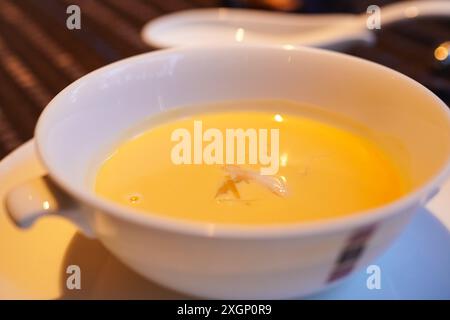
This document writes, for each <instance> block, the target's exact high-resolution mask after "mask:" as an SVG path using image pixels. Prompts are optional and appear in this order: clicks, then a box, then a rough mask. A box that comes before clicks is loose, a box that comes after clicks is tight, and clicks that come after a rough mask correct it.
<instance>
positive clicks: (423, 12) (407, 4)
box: [364, 0, 450, 25]
mask: <svg viewBox="0 0 450 320" xmlns="http://www.w3.org/2000/svg"><path fill="white" fill-rule="evenodd" d="M438 16H440V17H450V1H449V0H436V1H435V0H428V1H425V0H417V1H402V2H398V3H394V4H390V5H386V6H383V7H382V8H381V23H382V24H383V25H386V24H390V23H395V22H398V21H402V20H407V19H411V18H421V17H438ZM366 18H367V14H364V19H366Z"/></svg>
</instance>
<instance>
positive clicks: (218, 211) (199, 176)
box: [94, 100, 409, 224]
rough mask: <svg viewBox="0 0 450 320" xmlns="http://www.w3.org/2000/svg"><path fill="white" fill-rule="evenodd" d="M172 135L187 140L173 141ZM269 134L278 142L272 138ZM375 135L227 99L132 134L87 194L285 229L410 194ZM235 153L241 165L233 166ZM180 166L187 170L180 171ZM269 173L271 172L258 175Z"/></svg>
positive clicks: (312, 113) (278, 104)
mask: <svg viewBox="0 0 450 320" xmlns="http://www.w3.org/2000/svg"><path fill="white" fill-rule="evenodd" d="M186 110H188V111H186ZM199 123H201V130H199V126H198V124H199ZM238 128H240V129H243V130H244V133H246V134H248V135H244V140H242V141H245V144H242V143H241V144H239V143H240V142H239V141H238V140H237V139H238V138H237V136H235V139H234V145H232V142H233V141H232V140H233V139H231V138H230V139H227V138H228V135H227V130H230V129H238ZM179 129H182V131H181V133H184V134H187V133H189V134H190V137H187V136H185V137H184V138H185V139H182V137H181V136H182V135H180V134H175V133H174V132H178V133H180V130H179ZM209 129H214V130H213V131H211V130H209ZM248 129H251V130H250V131H247V130H248ZM177 130H178V131H177ZM252 130H253V131H252ZM264 130H266V131H264ZM275 131H277V132H278V140H277V139H276V135H271V133H273V132H275ZM207 132H209V133H207ZM261 132H266V133H267V135H266V139H263V138H264V135H261ZM251 133H254V134H253V135H252V134H251ZM372 136H373V135H372V132H371V131H370V130H369V129H368V128H365V127H364V126H362V125H361V124H358V123H354V122H353V121H351V120H349V119H345V118H343V117H341V116H338V115H335V114H331V113H329V112H327V111H324V110H323V109H319V108H315V107H310V106H305V105H301V104H297V103H294V102H288V101H278V100H274V101H270V100H265V101H230V102H222V103H218V104H214V105H208V106H195V107H189V109H185V108H183V110H181V109H179V110H172V111H167V112H164V113H162V114H161V115H158V116H157V117H154V118H151V119H149V120H148V121H146V122H145V123H143V124H141V125H139V126H136V127H135V128H133V129H132V130H130V132H129V133H127V135H126V137H125V139H123V140H122V141H121V143H119V144H117V145H116V146H115V148H114V150H113V151H112V152H111V153H110V154H109V156H108V157H107V158H106V160H104V161H103V162H102V163H101V165H100V166H99V168H98V170H97V171H96V178H95V184H94V188H95V192H96V193H97V194H99V195H100V196H103V197H104V198H107V199H110V200H112V201H115V202H117V203H119V204H122V205H125V206H131V207H133V208H136V209H138V210H140V211H141V212H142V214H148V213H151V214H157V215H164V216H168V217H172V218H180V219H186V220H195V221H202V222H212V223H229V224H283V223H295V222H309V221H317V220H322V219H330V218H336V217H340V216H345V215H350V214H354V213H356V212H358V211H361V210H365V209H369V208H373V207H376V206H380V205H383V204H385V203H387V202H389V201H392V200H394V199H396V198H398V197H400V196H402V195H403V194H404V193H405V192H407V191H408V188H409V186H408V182H407V179H406V177H405V175H404V174H402V173H401V172H400V170H399V169H398V167H399V165H398V164H397V163H396V162H395V161H394V159H393V158H392V157H391V156H390V155H389V154H388V153H387V152H386V151H384V150H383V148H382V147H381V146H380V145H379V144H377V142H376V140H374V139H372V138H371V137H372ZM188 138H189V139H188ZM242 141H241V142H242ZM252 143H254V144H253V147H255V146H256V149H255V148H253V149H252V147H251V145H252ZM230 145H231V146H230ZM181 147H184V149H183V148H181ZM275 147H276V148H275ZM227 148H228V149H227ZM239 148H240V149H239ZM230 150H233V152H234V158H233V157H232V155H229V154H228V151H230ZM255 150H257V151H256V153H254V152H255ZM263 151H264V152H263ZM239 152H242V153H241V156H242V155H244V156H245V159H244V160H245V161H244V162H243V161H242V158H241V159H240V160H241V161H240V162H239V161H238V160H236V159H237V155H238V154H239ZM252 152H253V153H252ZM260 152H263V156H264V155H265V157H262V156H261V154H260ZM174 155H175V158H174ZM202 156H203V157H202ZM207 156H209V158H207ZM227 156H229V157H228V159H227ZM196 157H197V158H196ZM174 159H175V160H174ZM183 159H184V160H185V162H188V160H190V161H191V163H190V164H189V163H180V161H182V160H183ZM208 159H209V160H208ZM250 159H253V160H252V161H253V162H252V161H250ZM255 159H256V160H255ZM263 159H265V162H264V163H263V161H262V160H263ZM268 159H271V164H268ZM228 160H229V161H228ZM255 161H256V163H255ZM211 162H212V163H211ZM277 163H278V164H277ZM269 167H271V168H272V170H271V171H272V172H270V174H267V172H266V173H263V172H262V170H261V168H266V169H267V168H269Z"/></svg>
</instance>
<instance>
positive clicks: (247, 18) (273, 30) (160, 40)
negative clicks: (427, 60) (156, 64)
mask: <svg viewBox="0 0 450 320" xmlns="http://www.w3.org/2000/svg"><path fill="white" fill-rule="evenodd" d="M425 16H449V17H450V0H445V1H434V0H428V1H427V0H422V1H405V2H399V3H395V4H391V5H387V6H384V7H382V9H381V28H383V26H385V25H387V24H390V23H393V22H397V21H400V20H404V19H410V18H415V17H425ZM368 17H369V14H361V15H354V14H314V15H305V14H295V15H294V14H287V13H279V12H278V13H277V12H268V11H260V10H248V9H227V8H214V9H194V10H187V11H180V12H176V13H173V14H169V15H165V16H162V17H159V18H157V19H155V20H152V21H150V22H149V23H147V24H146V25H145V26H144V28H143V30H142V38H143V40H144V41H145V42H146V43H147V44H149V45H151V46H152V47H157V48H167V47H174V46H187V45H205V44H208V45H211V44H231V43H235V44H236V43H242V44H274V45H286V46H296V45H307V46H314V47H322V48H330V49H335V50H339V49H341V48H345V46H346V45H348V44H349V43H352V42H354V41H364V42H371V41H373V39H374V36H373V33H372V32H371V30H369V29H368V28H367V19H368Z"/></svg>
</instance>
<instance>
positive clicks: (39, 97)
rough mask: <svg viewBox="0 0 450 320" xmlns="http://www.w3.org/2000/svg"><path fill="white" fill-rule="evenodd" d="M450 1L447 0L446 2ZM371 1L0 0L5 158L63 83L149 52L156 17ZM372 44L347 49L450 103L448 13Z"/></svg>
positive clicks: (343, 8) (358, 5)
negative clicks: (71, 24) (70, 23)
mask: <svg viewBox="0 0 450 320" xmlns="http://www.w3.org/2000/svg"><path fill="white" fill-rule="evenodd" d="M449 1H450V0H449ZM392 2H394V1H389V0H380V1H375V0H371V1H366V0H333V1H331V0H224V1H214V0H0V159H1V158H3V157H4V156H5V155H6V154H7V153H8V152H10V151H11V150H12V149H14V148H15V147H17V146H18V145H19V144H21V143H22V142H24V141H26V140H28V139H30V138H31V137H32V136H33V130H34V126H35V122H36V120H37V117H38V116H39V114H40V112H41V111H42V109H43V108H44V107H45V105H46V104H47V103H48V102H49V101H50V99H51V98H53V96H54V95H55V94H57V93H58V92H59V91H60V90H61V89H63V88H64V87H65V86H67V85H68V84H70V83H71V82H73V81H74V80H76V79H77V78H79V77H81V76H82V75H84V74H86V73H87V72H89V71H92V70H94V69H96V68H99V67H101V66H103V65H105V64H108V63H110V62H113V61H116V60H119V59H122V58H125V57H128V56H131V55H134V54H137V53H142V52H146V51H149V50H151V49H152V48H149V47H148V46H147V45H146V44H144V43H143V42H142V41H141V39H140V35H139V33H140V29H141V27H142V26H143V25H144V24H145V23H146V22H147V21H148V20H150V19H153V18H155V17H157V16H159V15H162V14H166V13H170V12H174V11H178V10H183V9H190V8H199V7H213V6H232V7H252V8H259V9H264V10H279V11H286V12H292V14H295V13H296V12H303V13H311V14H313V13H333V12H340V13H364V12H365V11H366V9H367V7H368V6H369V5H372V4H376V5H379V6H382V5H385V4H388V3H392ZM71 4H76V5H78V6H80V8H81V13H82V15H81V21H82V28H81V30H68V29H67V28H66V19H67V17H68V15H67V13H66V8H67V7H68V6H69V5H71ZM376 36H377V42H376V44H375V45H373V46H364V45H355V46H353V47H351V48H350V49H348V50H347V51H346V52H347V53H349V54H352V55H355V56H359V57H363V58H365V59H369V60H372V61H375V62H378V63H381V64H384V65H386V66H388V67H391V68H393V69H396V70H398V71H400V72H402V73H404V74H406V75H408V76H410V77H412V78H414V79H416V80H418V81H419V82H421V83H422V84H423V85H425V86H426V87H428V88H429V89H431V90H432V91H434V92H435V93H436V94H437V95H439V96H440V97H441V99H443V100H444V101H445V102H446V103H447V104H450V70H449V63H448V61H449V59H446V60H445V61H438V59H436V58H435V56H434V51H435V49H436V48H437V47H438V46H439V45H440V44H442V43H444V42H446V41H450V18H427V19H411V20H409V21H405V22H402V23H397V24H394V25H390V26H386V27H382V29H381V30H379V31H377V32H376Z"/></svg>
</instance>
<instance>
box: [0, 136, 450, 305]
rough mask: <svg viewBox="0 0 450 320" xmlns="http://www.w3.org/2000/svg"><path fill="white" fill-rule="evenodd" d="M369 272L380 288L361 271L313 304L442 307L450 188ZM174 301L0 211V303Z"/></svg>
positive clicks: (30, 147) (86, 247)
mask: <svg viewBox="0 0 450 320" xmlns="http://www.w3.org/2000/svg"><path fill="white" fill-rule="evenodd" d="M34 152H35V150H34V143H33V141H29V142H27V143H25V144H24V145H23V146H21V147H20V148H18V149H17V150H16V151H14V152H12V153H11V154H10V155H9V156H7V157H6V158H4V159H3V160H2V161H1V162H0V198H3V197H4V194H5V192H7V191H8V190H9V189H10V188H11V187H13V186H14V185H17V184H20V183H21V182H23V181H25V180H27V179H29V178H32V177H35V176H38V175H40V174H42V173H43V172H44V169H43V168H42V167H41V165H40V164H39V163H38V162H37V161H36V160H35V158H34V157H33V154H34ZM373 264H375V265H377V266H379V267H380V270H381V288H380V289H373V290H370V289H368V288H367V285H366V282H367V278H368V277H369V275H368V274H367V273H366V270H365V268H363V269H362V270H360V271H359V272H357V273H356V274H355V275H353V276H351V277H350V278H349V279H347V280H345V281H344V282H343V283H342V284H340V285H339V286H337V287H335V288H334V289H332V290H329V291H327V292H324V293H321V294H319V295H316V296H313V297H310V298H313V299H450V277H449V276H448V270H450V181H448V182H447V183H446V185H445V186H444V187H443V188H442V190H441V192H440V193H439V194H438V195H437V196H436V197H435V198H434V199H433V200H432V201H431V202H430V203H429V204H428V206H427V208H423V209H421V210H420V212H418V213H417V214H416V216H415V217H414V219H413V220H412V221H411V223H410V224H409V225H408V227H407V228H406V230H405V231H404V232H403V233H402V235H401V236H400V237H399V238H398V239H397V240H396V241H395V242H394V244H393V245H392V246H391V248H390V249H389V250H388V251H386V252H385V253H384V254H383V255H382V256H381V257H380V258H379V259H377V260H376V261H374V262H373ZM69 265H78V266H79V267H80V269H81V290H69V289H67V286H66V280H67V277H68V276H69V275H68V274H67V273H66V270H67V267H68V266H69ZM80 298H81V299H182V298H188V297H185V296H182V295H181V294H179V293H176V292H173V291H170V290H167V289H165V288H162V287H160V286H159V285H156V284H154V283H152V282H150V281H148V280H146V279H144V278H142V277H141V276H139V275H137V274H136V273H134V272H133V271H131V270H129V269H128V268H127V267H125V266H124V265H123V264H122V263H121V262H119V261H118V260H117V259H115V258H114V257H113V256H112V255H111V254H110V253H109V252H108V251H106V249H105V248H104V247H103V246H102V245H101V244H100V243H99V242H98V241H96V240H88V239H86V238H85V237H83V236H82V235H80V234H79V233H77V231H76V229H75V227H74V226H72V225H71V224H70V223H69V222H67V221H66V220H63V219H60V218H58V217H47V218H45V219H41V220H40V221H38V222H37V224H36V225H35V226H33V228H31V229H29V230H25V231H24V230H19V229H18V228H17V227H15V226H14V225H13V224H12V222H11V221H10V219H9V217H8V216H7V214H6V212H5V209H4V206H3V203H2V204H1V206H0V299H80Z"/></svg>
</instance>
